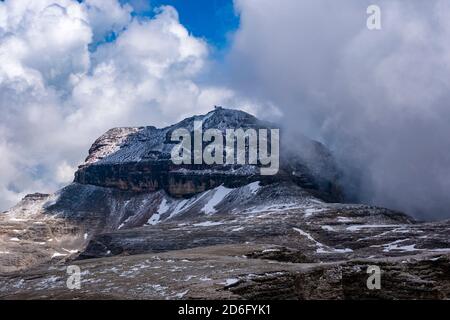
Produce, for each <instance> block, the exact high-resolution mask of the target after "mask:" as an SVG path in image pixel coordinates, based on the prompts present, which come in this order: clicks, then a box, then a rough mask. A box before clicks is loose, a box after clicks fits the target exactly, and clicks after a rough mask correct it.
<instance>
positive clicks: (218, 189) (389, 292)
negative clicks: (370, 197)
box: [0, 109, 450, 299]
mask: <svg viewBox="0 0 450 320" xmlns="http://www.w3.org/2000/svg"><path fill="white" fill-rule="evenodd" d="M194 119H197V120H198V119H202V120H204V122H205V126H206V127H208V126H209V127H219V128H225V127H227V126H234V127H236V126H238V127H239V126H242V127H252V126H256V127H262V126H263V125H264V123H262V122H259V121H258V120H257V119H256V118H254V117H251V116H250V115H248V114H245V113H241V112H237V111H231V110H226V109H216V110H215V111H213V112H211V113H209V114H208V115H206V116H198V117H194V118H190V119H186V120H184V121H182V122H181V124H177V125H175V127H179V126H180V125H183V126H186V127H191V128H192V121H193V120H194ZM224 119H225V120H226V121H225V123H224V122H223V121H224ZM171 128H172V129H173V128H174V127H168V128H164V129H156V128H153V127H148V128H128V129H115V130H112V131H110V132H108V133H107V134H106V135H105V136H103V137H101V138H100V139H99V140H97V141H96V143H95V144H94V145H93V147H92V148H91V150H90V155H89V157H88V159H87V161H86V163H85V164H83V165H82V166H81V167H80V170H79V171H78V172H77V174H76V178H75V181H74V183H72V184H71V185H69V186H67V187H66V188H64V189H62V190H60V191H58V192H57V193H55V194H53V195H45V194H34V195H29V196H27V197H25V198H24V199H23V200H22V201H21V202H20V203H19V204H18V205H17V206H16V207H14V208H12V209H11V210H9V211H8V212H6V213H4V214H2V215H0V299H448V298H449V296H450V270H449V269H450V264H449V259H450V243H449V242H450V240H449V234H450V221H441V222H430V223H421V222H417V221H415V220H414V219H412V218H410V217H408V216H407V215H405V214H403V213H399V212H396V211H391V210H388V209H384V208H377V207H372V206H367V205H361V204H345V203H340V202H342V201H340V200H339V188H338V187H337V186H336V185H335V184H334V175H333V170H334V169H333V168H334V167H333V164H332V160H331V159H330V156H329V154H328V153H327V152H326V150H325V149H324V147H323V146H320V145H318V144H316V143H314V142H308V143H306V144H305V143H303V147H304V148H309V149H308V150H310V151H311V150H314V152H316V153H317V154H316V155H315V156H314V157H313V159H314V160H315V161H314V163H313V164H310V162H308V161H307V160H308V159H307V158H308V157H303V156H296V155H292V154H290V155H289V157H287V159H288V161H285V162H284V163H283V164H282V165H283V166H282V170H281V172H280V174H279V175H278V176H276V177H272V178H270V179H269V178H263V177H261V176H259V175H258V174H255V169H257V168H252V167H240V168H225V169H224V168H214V169H213V170H212V169H207V168H203V167H200V168H184V169H183V170H179V168H172V167H170V165H168V164H167V150H170V148H169V147H170V146H168V145H167V144H168V142H167V141H166V140H167V139H166V137H167V134H168V133H170V130H171ZM299 150H300V151H302V150H303V151H304V150H305V149H302V148H300V149H299ZM300 153H301V152H300ZM69 265H77V266H79V267H80V270H81V288H80V289H79V290H71V289H69V288H68V287H67V285H66V282H67V280H68V277H69V275H68V274H67V266H69ZM369 266H378V267H379V268H380V269H381V289H380V290H369V289H368V288H367V279H368V277H369V276H370V274H368V273H367V269H368V267H369Z"/></svg>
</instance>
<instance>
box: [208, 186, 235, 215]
mask: <svg viewBox="0 0 450 320" xmlns="http://www.w3.org/2000/svg"><path fill="white" fill-rule="evenodd" d="M233 190H234V189H228V188H225V187H224V186H220V187H218V188H216V189H214V195H213V197H212V198H211V199H209V201H208V202H207V203H206V204H205V206H204V207H203V208H202V209H201V210H200V211H202V212H204V213H206V214H214V213H216V212H217V210H216V209H215V207H216V206H217V205H218V204H219V203H220V202H222V200H223V199H224V198H225V197H226V196H227V195H228V194H229V193H230V192H231V191H233Z"/></svg>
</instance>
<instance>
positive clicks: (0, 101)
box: [0, 0, 235, 209]
mask: <svg viewBox="0 0 450 320" xmlns="http://www.w3.org/2000/svg"><path fill="white" fill-rule="evenodd" d="M131 11H132V8H131V7H130V6H129V5H121V4H120V3H119V2H118V1H117V0H107V1H104V0H102V1H99V0H87V1H84V2H83V3H78V2H77V1H75V0H32V1H31V0H28V1H26V0H22V1H15V0H8V1H5V2H0V59H1V64H0V111H1V113H2V117H1V118H0V133H1V135H0V152H1V155H2V162H1V164H0V208H1V209H5V208H7V207H8V206H11V205H13V204H14V203H15V202H16V201H17V200H18V199H19V198H20V197H22V196H23V195H24V194H25V193H30V192H36V191H39V192H51V191H55V189H57V188H58V187H60V186H61V185H62V184H64V183H67V182H70V180H71V179H72V177H73V170H74V169H75V168H76V166H77V165H78V164H80V162H81V161H82V160H83V158H84V157H85V156H86V153H87V150H88V148H89V146H90V144H91V143H92V142H93V141H94V140H95V139H96V138H97V137H98V136H99V135H100V134H102V133H103V132H105V131H106V130H108V129H109V128H111V127H115V126H134V125H136V126H141V125H166V124H169V123H172V122H173V121H175V120H179V119H180V118H182V117H183V116H186V115H191V114H194V113H199V112H203V111H207V110H209V109H210V108H211V107H212V105H213V104H220V103H224V102H225V103H226V102H229V101H235V100H233V99H235V97H234V96H233V93H232V92H230V91H229V90H227V89H224V88H221V87H218V86H211V85H205V84H201V83H199V81H197V78H198V77H199V76H200V75H202V74H203V73H205V72H206V71H207V70H208V65H209V48H208V45H207V44H206V43H205V42H204V41H203V40H201V39H198V38H195V37H193V36H192V35H190V34H189V32H188V31H187V30H186V28H184V27H183V26H182V25H181V24H180V22H179V20H178V14H177V12H176V11H175V9H173V8H172V7H162V8H160V9H159V12H158V14H157V15H156V16H155V17H154V18H152V19H136V18H133V17H132V16H131ZM111 32H114V33H115V34H116V37H117V38H116V39H115V40H114V41H112V42H104V43H101V44H100V45H98V46H94V47H91V49H92V48H94V49H95V51H92V50H89V48H90V45H91V44H92V43H94V42H96V41H99V40H101V39H103V38H104V37H105V36H106V35H108V34H109V33H111Z"/></svg>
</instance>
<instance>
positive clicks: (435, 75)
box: [228, 0, 450, 219]
mask: <svg viewBox="0 0 450 320" xmlns="http://www.w3.org/2000/svg"><path fill="white" fill-rule="evenodd" d="M370 4H377V5H379V6H380V8H381V13H382V30H380V31H369V30H368V29H367V28H366V19H367V17H368V15H367V14H366V9H367V7H368V6H369V5H370ZM235 6H236V8H237V10H238V11H239V13H240V15H241V27H240V29H239V31H238V33H237V34H236V36H235V40H234V47H233V49H232V52H231V54H230V57H229V61H228V63H229V68H230V69H231V70H233V71H232V73H231V75H230V79H231V80H230V83H234V88H235V89H236V90H245V92H247V94H249V95H253V96H255V97H259V98H260V99H265V100H269V101H271V102H272V103H274V104H275V105H276V106H278V107H279V108H280V109H281V110H282V111H283V113H284V115H285V118H284V119H285V122H286V123H287V124H288V128H289V129H290V130H293V131H295V130H301V131H304V132H306V133H307V134H308V135H310V136H312V137H315V138H317V139H319V140H321V141H323V142H325V143H326V144H327V145H328V146H331V147H332V149H333V151H334V153H335V154H336V156H337V157H338V160H339V162H340V164H341V166H342V168H343V169H344V171H345V173H346V175H345V177H344V182H345V184H346V187H347V192H348V194H350V195H352V196H354V197H355V198H358V199H359V200H361V201H364V202H370V203H373V204H377V205H382V206H387V207H390V208H396V209H400V210H404V211H406V212H408V213H410V214H413V215H415V216H416V217H418V218H424V219H430V218H445V217H446V218H449V217H450V197H449V196H448V195H449V190H450V125H449V123H450V122H449V120H450V90H449V89H450V77H449V75H450V42H449V39H450V3H449V2H448V1H446V0H430V1H426V2H424V1H420V0H412V1H400V0H389V1H388V0H377V1H359V0H358V1H356V0H351V1H333V0H314V1H312V0H311V1H295V0H280V1H270V0H257V1H256V0H236V1H235Z"/></svg>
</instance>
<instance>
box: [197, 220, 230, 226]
mask: <svg viewBox="0 0 450 320" xmlns="http://www.w3.org/2000/svg"><path fill="white" fill-rule="evenodd" d="M222 224H223V222H212V221H205V222H201V223H196V224H194V225H193V226H194V227H211V226H220V225H222Z"/></svg>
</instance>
